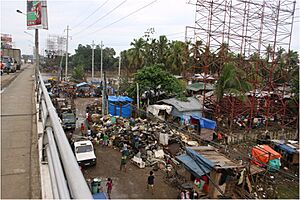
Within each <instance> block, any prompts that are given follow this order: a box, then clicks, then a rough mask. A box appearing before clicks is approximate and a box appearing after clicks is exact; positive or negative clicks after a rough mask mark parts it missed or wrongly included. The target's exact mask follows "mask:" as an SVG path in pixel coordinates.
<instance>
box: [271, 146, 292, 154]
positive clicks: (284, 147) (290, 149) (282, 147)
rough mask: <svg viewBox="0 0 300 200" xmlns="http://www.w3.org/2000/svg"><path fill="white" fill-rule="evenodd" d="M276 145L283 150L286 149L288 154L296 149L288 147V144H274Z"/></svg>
mask: <svg viewBox="0 0 300 200" xmlns="http://www.w3.org/2000/svg"><path fill="white" fill-rule="evenodd" d="M276 147H277V148H279V149H281V150H283V151H286V152H287V153H289V154H293V153H295V152H296V149H293V148H292V147H289V146H288V145H285V144H279V145H276Z"/></svg>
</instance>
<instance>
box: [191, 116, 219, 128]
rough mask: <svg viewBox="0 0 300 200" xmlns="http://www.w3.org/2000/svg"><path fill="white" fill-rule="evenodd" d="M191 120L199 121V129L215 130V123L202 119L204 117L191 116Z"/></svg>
mask: <svg viewBox="0 0 300 200" xmlns="http://www.w3.org/2000/svg"><path fill="white" fill-rule="evenodd" d="M191 118H193V119H196V120H199V124H200V126H201V128H208V129H212V130H213V129H215V128H216V126H217V123H216V122H215V121H213V120H210V119H207V118H204V117H199V116H197V115H192V116H191Z"/></svg>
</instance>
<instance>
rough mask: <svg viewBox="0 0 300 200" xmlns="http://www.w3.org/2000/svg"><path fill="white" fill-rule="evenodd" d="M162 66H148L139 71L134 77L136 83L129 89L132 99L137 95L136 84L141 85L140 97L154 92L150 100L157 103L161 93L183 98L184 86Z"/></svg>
mask: <svg viewBox="0 0 300 200" xmlns="http://www.w3.org/2000/svg"><path fill="white" fill-rule="evenodd" d="M163 68H164V66H162V65H152V66H146V67H143V68H142V69H140V70H138V71H137V73H136V74H135V75H134V81H133V84H132V85H131V87H130V88H129V89H128V94H129V95H130V96H132V97H135V95H136V83H139V88H140V95H141V94H143V93H144V92H150V91H152V92H153V93H154V97H153V98H151V99H150V100H151V101H153V102H155V101H156V100H157V97H158V96H159V93H160V92H164V93H165V94H166V95H174V96H177V97H182V96H183V92H184V86H183V84H182V83H181V82H180V81H179V80H178V79H176V78H175V77H174V76H172V75H171V74H170V73H168V72H167V71H165V70H164V69H163Z"/></svg>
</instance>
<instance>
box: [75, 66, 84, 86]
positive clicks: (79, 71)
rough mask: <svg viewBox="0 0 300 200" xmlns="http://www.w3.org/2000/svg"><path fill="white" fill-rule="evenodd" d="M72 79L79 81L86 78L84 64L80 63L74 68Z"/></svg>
mask: <svg viewBox="0 0 300 200" xmlns="http://www.w3.org/2000/svg"><path fill="white" fill-rule="evenodd" d="M72 79H74V80H75V81H78V82H80V81H84V80H85V76H84V67H83V66H82V65H79V66H77V67H75V68H74V69H73V72H72Z"/></svg>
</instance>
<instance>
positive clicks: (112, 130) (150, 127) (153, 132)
mask: <svg viewBox="0 0 300 200" xmlns="http://www.w3.org/2000/svg"><path fill="white" fill-rule="evenodd" d="M89 109H91V107H90V108H89ZM89 126H90V128H91V131H92V132H93V133H96V134H95V135H97V137H95V139H94V140H96V142H99V141H101V140H102V138H103V135H107V136H108V138H109V145H111V146H114V147H115V148H118V149H119V150H121V149H122V148H123V147H124V145H125V144H126V146H127V149H128V151H129V156H128V157H129V158H131V159H132V161H133V162H134V163H135V164H137V165H138V166H139V167H141V168H142V167H144V166H150V167H155V168H157V167H159V168H160V169H167V167H168V166H167V165H168V163H169V162H171V161H172V162H173V163H176V164H178V162H177V161H176V160H175V159H174V157H175V156H176V155H180V154H182V152H183V151H184V148H183V147H184V146H185V145H188V146H197V145H198V142H197V141H193V140H191V139H190V138H189V136H187V135H185V134H183V133H181V132H179V131H176V130H174V129H170V128H169V127H168V126H167V125H166V124H165V123H163V122H159V121H152V120H151V121H150V120H147V119H141V118H135V119H134V118H129V119H127V118H123V117H116V116H110V115H106V116H103V117H102V116H101V115H100V114H98V113H93V114H91V120H90V122H89Z"/></svg>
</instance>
